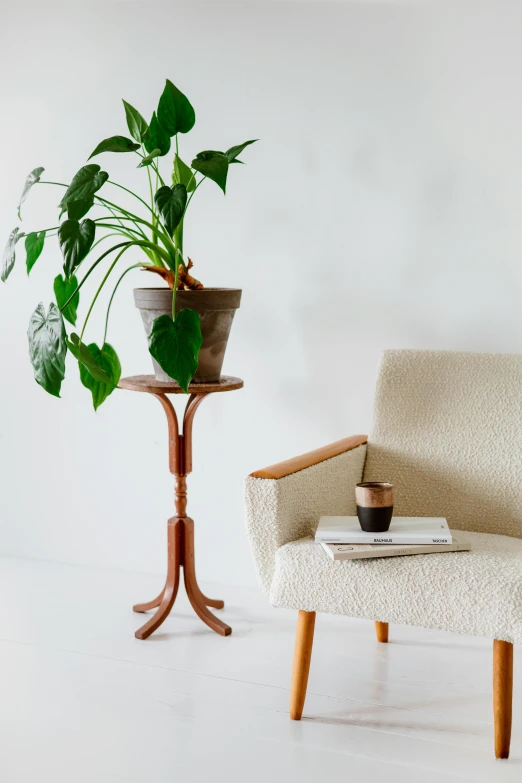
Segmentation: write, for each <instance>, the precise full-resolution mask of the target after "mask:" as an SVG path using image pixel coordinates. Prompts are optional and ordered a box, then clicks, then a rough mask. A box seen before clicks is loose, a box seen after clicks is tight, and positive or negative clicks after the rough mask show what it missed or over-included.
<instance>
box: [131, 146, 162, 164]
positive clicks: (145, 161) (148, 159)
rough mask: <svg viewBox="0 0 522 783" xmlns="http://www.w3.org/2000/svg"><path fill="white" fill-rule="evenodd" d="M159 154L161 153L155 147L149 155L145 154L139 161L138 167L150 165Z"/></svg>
mask: <svg viewBox="0 0 522 783" xmlns="http://www.w3.org/2000/svg"><path fill="white" fill-rule="evenodd" d="M159 155H161V150H160V149H159V148H158V147H156V149H155V150H152V152H151V153H150V155H145V156H144V157H143V158H142V159H141V160H140V162H139V163H138V165H137V168H138V169H142V168H143V167H144V166H150V164H151V163H152V161H153V160H154V158H157V157H158V156H159Z"/></svg>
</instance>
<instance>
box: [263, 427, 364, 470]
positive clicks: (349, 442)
mask: <svg viewBox="0 0 522 783" xmlns="http://www.w3.org/2000/svg"><path fill="white" fill-rule="evenodd" d="M367 442H368V435H351V436H350V437H349V438H343V439H342V440H336V441H335V443H329V444H328V446H323V447H322V448H320V449H315V450H314V451H308V452H307V453H306V454H300V455H299V456H298V457H292V459H287V460H285V461H284V462H278V463H277V464H276V465H270V466H269V467H268V468H263V469H262V470H256V471H255V472H254V473H251V474H250V475H251V477H252V478H263V479H280V478H284V477H285V476H290V475H291V474H292V473H297V472H298V471H300V470H304V469H305V468H309V467H311V466H312V465H317V464H319V462H324V461H325V460H326V459H331V458H332V457H338V456H339V454H344V452H345V451H351V450H352V449H356V448H357V446H362V445H363V444H364V443H367Z"/></svg>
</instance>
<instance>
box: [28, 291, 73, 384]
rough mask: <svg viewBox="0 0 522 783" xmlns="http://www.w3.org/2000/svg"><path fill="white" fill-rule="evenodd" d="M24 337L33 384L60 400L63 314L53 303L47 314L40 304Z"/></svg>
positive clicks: (63, 368) (62, 369)
mask: <svg viewBox="0 0 522 783" xmlns="http://www.w3.org/2000/svg"><path fill="white" fill-rule="evenodd" d="M27 337H28V338H29V356H30V359H31V364H32V365H33V369H34V378H35V381H36V382H37V383H39V384H40V386H41V387H42V388H44V389H45V391H46V392H49V394H53V395H54V396H55V397H59V396H60V387H61V385H62V381H63V379H64V376H65V354H66V353H67V335H66V333H65V325H64V323H63V318H62V314H61V312H60V311H59V309H58V308H57V306H56V305H55V303H54V302H51V304H50V305H49V311H48V313H47V314H46V313H45V307H44V305H43V302H40V304H39V305H38V307H37V308H36V310H35V311H34V313H33V314H32V316H31V320H30V321H29V329H28V332H27Z"/></svg>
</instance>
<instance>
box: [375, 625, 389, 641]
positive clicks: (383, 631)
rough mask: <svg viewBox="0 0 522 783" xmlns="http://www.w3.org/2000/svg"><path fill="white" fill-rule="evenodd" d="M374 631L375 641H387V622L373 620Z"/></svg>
mask: <svg viewBox="0 0 522 783" xmlns="http://www.w3.org/2000/svg"><path fill="white" fill-rule="evenodd" d="M375 633H376V634H377V641H378V642H387V641H388V623H380V622H379V621H378V620H376V621H375Z"/></svg>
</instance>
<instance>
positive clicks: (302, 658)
mask: <svg viewBox="0 0 522 783" xmlns="http://www.w3.org/2000/svg"><path fill="white" fill-rule="evenodd" d="M314 628H315V612H304V611H303V610H300V611H299V614H298V616H297V630H296V634H295V647H294V665H293V668H292V685H291V688H290V717H291V718H292V720H301V715H302V714H303V707H304V703H305V698H306V686H307V685H308V672H309V671H310V659H311V657H312V646H313V643H314Z"/></svg>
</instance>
